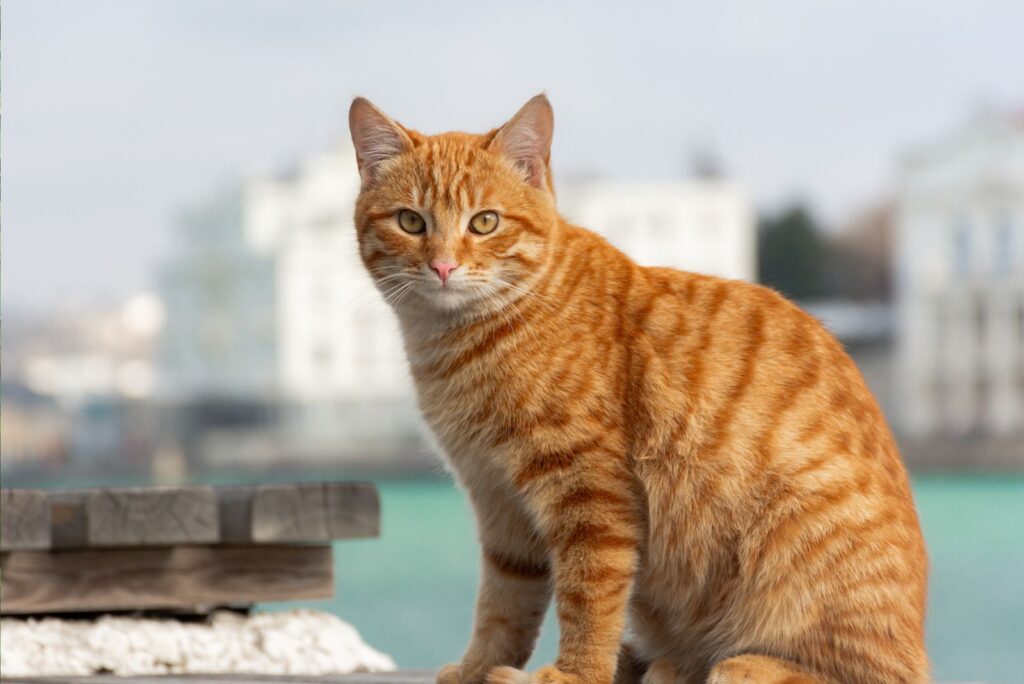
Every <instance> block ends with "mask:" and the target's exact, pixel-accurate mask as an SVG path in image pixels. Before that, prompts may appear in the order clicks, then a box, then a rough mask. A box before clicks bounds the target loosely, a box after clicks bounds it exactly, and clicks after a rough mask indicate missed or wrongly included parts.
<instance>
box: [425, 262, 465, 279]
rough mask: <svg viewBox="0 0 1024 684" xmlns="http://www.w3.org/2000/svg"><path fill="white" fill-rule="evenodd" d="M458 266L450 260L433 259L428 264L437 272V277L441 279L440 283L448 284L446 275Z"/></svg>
mask: <svg viewBox="0 0 1024 684" xmlns="http://www.w3.org/2000/svg"><path fill="white" fill-rule="evenodd" d="M458 266H459V265H458V264H453V263H451V262H450V261H433V262H431V264H430V268H432V269H434V271H435V272H437V277H438V278H440V279H441V284H442V285H447V284H448V275H449V274H450V273H451V272H452V271H454V270H455V269H456V268H458Z"/></svg>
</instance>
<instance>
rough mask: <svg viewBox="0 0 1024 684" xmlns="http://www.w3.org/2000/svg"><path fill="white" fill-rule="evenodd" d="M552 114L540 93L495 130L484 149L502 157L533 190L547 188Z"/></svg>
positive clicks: (549, 174)
mask: <svg viewBox="0 0 1024 684" xmlns="http://www.w3.org/2000/svg"><path fill="white" fill-rule="evenodd" d="M554 132H555V113H554V111H553V110H552V109H551V103H550V102H548V98H547V96H546V95H544V94H543V93H542V94H540V95H537V96H535V97H533V98H532V99H531V100H530V101H529V102H527V103H526V104H525V105H523V107H522V109H520V110H519V111H518V112H516V115H515V116H513V117H512V118H511V119H509V121H508V123H506V124H505V125H504V126H502V127H501V128H499V129H498V131H497V133H495V134H494V137H493V138H492V139H491V142H490V143H489V144H488V149H490V150H493V151H495V152H500V153H501V154H503V155H505V157H507V158H508V159H510V160H511V161H512V163H514V164H515V165H516V167H518V168H519V169H521V170H522V172H523V175H524V176H525V177H526V181H527V182H528V183H529V184H530V185H532V186H534V187H536V188H547V189H548V190H550V189H551V165H550V164H551V138H552V136H553V135H554Z"/></svg>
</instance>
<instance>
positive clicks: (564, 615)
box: [487, 441, 641, 684]
mask: <svg viewBox="0 0 1024 684" xmlns="http://www.w3.org/2000/svg"><path fill="white" fill-rule="evenodd" d="M567 465H568V467H567ZM517 480H518V481H519V482H521V483H522V485H523V493H524V496H525V498H526V500H527V503H528V505H529V506H530V507H531V509H532V510H533V511H534V512H535V515H536V517H537V519H538V521H539V523H540V525H541V527H542V529H543V530H544V531H545V535H546V537H547V540H548V544H549V548H550V554H551V559H552V579H553V581H554V587H555V600H556V602H557V605H558V620H559V627H560V632H561V638H560V641H559V651H558V659H557V660H556V661H555V664H554V665H553V666H548V667H544V668H541V669H540V670H538V671H537V672H535V673H533V674H527V673H524V672H522V671H520V670H516V669H513V668H508V667H505V668H498V669H496V670H493V671H492V672H491V673H490V674H489V675H488V677H487V682H488V683H489V684H611V683H612V681H613V679H614V677H615V670H616V662H617V658H618V654H619V649H620V643H621V640H622V632H623V628H624V624H625V616H626V608H627V604H628V601H629V596H630V593H631V591H632V587H633V578H634V575H635V573H636V566H637V558H638V555H639V552H638V549H639V543H640V542H639V540H640V535H641V525H640V520H641V516H640V515H639V513H638V503H637V501H636V498H635V497H634V496H633V495H632V493H631V477H630V474H629V473H628V472H626V471H625V467H624V466H623V464H622V463H621V462H620V461H619V460H618V459H617V458H616V456H615V454H614V453H612V452H611V451H610V450H604V449H602V447H601V445H600V444H596V443H594V442H593V441H590V442H584V443H581V445H580V446H579V447H578V448H575V447H570V448H568V449H566V450H565V451H564V452H559V453H558V454H555V455H554V456H551V455H542V456H539V457H537V458H536V459H535V460H534V461H533V462H532V463H526V464H524V465H523V466H522V468H521V469H520V473H519V475H518V476H517Z"/></svg>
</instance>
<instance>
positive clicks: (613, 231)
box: [558, 179, 757, 281]
mask: <svg viewBox="0 0 1024 684" xmlns="http://www.w3.org/2000/svg"><path fill="white" fill-rule="evenodd" d="M558 203H559V208H560V210H561V212H562V215H563V216H565V217H566V218H567V219H569V220H570V221H572V222H573V223H576V224H578V225H581V226H583V227H585V228H589V229H591V230H594V231H597V232H599V233H601V234H602V235H604V236H605V237H606V238H608V240H610V241H611V242H612V244H614V245H615V246H616V247H618V248H619V249H621V250H623V251H624V252H626V253H627V254H629V255H630V256H631V257H632V258H633V259H635V260H636V261H637V262H639V263H641V264H643V265H645V266H670V267H673V268H679V269H683V270H686V271H696V272H698V273H708V274H711V275H717V276H722V277H725V278H738V279H742V280H751V281H752V280H754V279H755V276H756V269H757V228H756V221H755V218H754V210H753V207H752V206H751V205H750V203H749V201H748V200H747V199H746V197H745V196H744V194H743V193H742V192H741V191H740V190H739V188H737V187H736V186H735V185H734V184H733V183H731V182H729V181H725V180H719V179H693V180H675V181H629V182H622V181H600V180H595V181H575V182H570V183H567V184H566V186H565V187H564V188H562V189H561V192H560V194H559V198H558Z"/></svg>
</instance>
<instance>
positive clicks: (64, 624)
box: [0, 610, 395, 677]
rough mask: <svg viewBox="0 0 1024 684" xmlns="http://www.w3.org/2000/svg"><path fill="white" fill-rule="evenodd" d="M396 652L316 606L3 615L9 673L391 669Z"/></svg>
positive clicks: (0, 639) (0, 632) (0, 653)
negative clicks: (189, 614) (175, 615)
mask: <svg viewBox="0 0 1024 684" xmlns="http://www.w3.org/2000/svg"><path fill="white" fill-rule="evenodd" d="M394 669H395V663H394V661H392V660H391V658H390V657H388V656H387V655H384V654H383V653H380V652H379V651H376V650H374V649H373V648H371V647H369V646H367V645H366V643H365V642H363V640H362V638H361V637H360V636H359V632H357V631H356V630H355V629H354V628H353V627H352V626H351V625H349V624H348V623H346V622H343V621H342V620H339V619H338V618H336V617H334V616H333V615H329V614H327V613H322V612H320V611H315V610H292V611H287V612H280V613H255V614H252V615H249V616H241V615H238V614H236V613H232V612H230V611H218V612H216V613H214V614H213V615H212V616H211V617H210V619H209V620H207V621H206V622H202V623H187V622H179V621H177V620H170V619H166V620H163V619H161V620H156V619H149V618H132V617H115V616H110V615H107V616H103V617H100V618H99V619H97V620H58V619H56V618H44V619H42V620H34V619H28V620H21V619H15V618H5V619H3V620H0V671H2V672H3V673H4V676H5V677H26V676H42V675H49V676H59V675H89V674H94V673H97V672H101V671H107V672H112V673H114V674H117V675H144V674H200V673H202V674H230V673H252V674H293V675H321V674H345V673H348V672H386V671H389V670H394Z"/></svg>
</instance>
